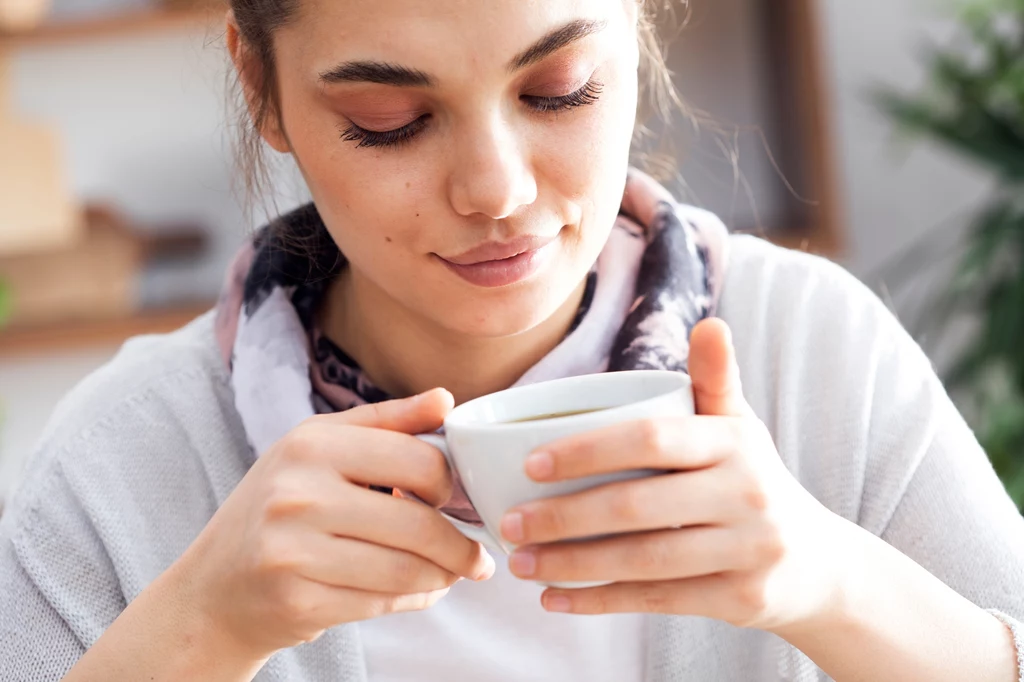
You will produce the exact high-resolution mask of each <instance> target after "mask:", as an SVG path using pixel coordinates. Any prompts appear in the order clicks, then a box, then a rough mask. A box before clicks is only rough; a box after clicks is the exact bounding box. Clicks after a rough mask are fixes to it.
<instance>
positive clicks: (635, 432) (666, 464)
mask: <svg viewBox="0 0 1024 682" xmlns="http://www.w3.org/2000/svg"><path fill="white" fill-rule="evenodd" d="M746 428H748V427H747V425H746V424H745V423H744V421H742V420H740V419H738V418H722V417H714V418H711V417H702V416H698V417H658V418H653V419H643V420H639V421H632V422H623V423H620V424H613V425H611V426H607V427H604V428H602V429H597V430H595V431H588V432H585V433H580V434H576V435H573V436H569V437H568V438H563V439H561V440H558V441H555V442H552V443H548V444H546V445H544V446H542V447H541V448H540V449H539V450H538V451H536V452H534V453H532V454H531V455H530V456H529V457H527V459H526V463H525V465H524V468H525V470H526V474H527V475H528V476H530V477H531V478H533V479H534V480H536V481H561V480H567V479H573V478H580V477H583V476H593V475H595V474H607V473H613V472H618V471H628V470H631V469H662V470H671V471H689V470H695V469H703V468H706V467H710V466H713V465H715V464H718V463H719V462H722V461H723V460H725V459H727V458H728V457H730V456H731V455H732V454H733V453H735V452H736V451H737V448H738V447H740V446H741V445H742V444H743V442H744V441H743V438H745V432H744V429H746Z"/></svg>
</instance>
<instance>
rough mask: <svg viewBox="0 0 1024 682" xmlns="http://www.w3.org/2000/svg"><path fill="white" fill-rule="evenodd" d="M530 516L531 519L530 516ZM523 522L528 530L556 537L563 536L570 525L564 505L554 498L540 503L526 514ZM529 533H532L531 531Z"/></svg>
mask: <svg viewBox="0 0 1024 682" xmlns="http://www.w3.org/2000/svg"><path fill="white" fill-rule="evenodd" d="M531 516H532V517H533V519H531V518H530V517H531ZM531 521H532V523H531ZM524 522H525V523H526V524H527V527H528V528H527V530H528V531H533V532H534V533H536V534H539V535H542V536H545V537H556V538H561V537H565V534H566V533H567V532H568V530H569V527H570V525H571V524H570V520H569V517H568V514H567V513H566V509H565V505H564V504H561V503H560V502H559V501H555V500H551V501H549V502H547V503H546V504H544V505H541V506H540V507H539V508H537V509H536V510H534V513H533V514H527V515H526V516H525V519H524ZM530 534H531V535H532V534H533V533H530Z"/></svg>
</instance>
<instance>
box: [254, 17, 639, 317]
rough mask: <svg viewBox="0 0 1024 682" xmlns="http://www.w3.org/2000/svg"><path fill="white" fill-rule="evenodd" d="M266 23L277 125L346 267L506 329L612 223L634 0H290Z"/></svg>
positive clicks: (390, 296)
mask: <svg viewBox="0 0 1024 682" xmlns="http://www.w3.org/2000/svg"><path fill="white" fill-rule="evenodd" d="M300 5H301V9H300V10H299V14H298V16H297V17H296V20H295V21H293V22H291V23H289V24H288V25H287V26H286V27H285V28H283V29H281V30H279V31H278V32H277V34H276V35H275V50H276V56H277V63H278V79H279V81H278V82H279V100H280V105H281V121H282V124H283V125H282V127H283V134H281V133H280V132H275V131H273V130H268V131H264V133H265V137H267V139H268V141H269V142H270V143H271V144H272V145H273V146H274V147H275V148H277V149H278V150H280V151H291V152H292V153H293V154H294V156H295V158H296V160H297V162H298V164H299V166H300V168H301V170H302V173H303V175H304V177H305V180H306V182H307V183H308V185H309V188H310V190H311V192H312V195H313V198H314V200H315V202H316V205H317V207H318V209H319V211H320V214H321V215H322V217H323V219H324V222H325V223H326V225H327V227H328V228H329V230H330V232H331V234H332V235H333V237H334V239H335V240H336V241H337V243H338V246H339V247H340V248H341V250H342V252H343V253H344V254H345V255H346V256H347V257H348V259H349V262H350V263H351V267H352V271H353V275H354V276H355V277H358V278H360V280H361V281H362V283H363V284H368V285H370V286H371V287H372V288H374V289H375V290H377V291H378V293H382V294H383V295H384V296H385V297H386V299H385V300H387V301H388V302H389V303H390V302H394V303H397V304H398V305H399V306H400V307H401V308H402V309H404V310H407V311H409V312H411V314H413V315H415V316H417V317H419V318H420V319H422V320H424V321H426V322H429V323H431V324H433V325H437V326H439V327H441V328H443V329H445V330H448V331H450V332H455V333H459V334H467V335H471V336H486V337H495V336H505V335H512V334H517V333H520V332H523V331H526V330H528V329H531V328H533V327H534V326H536V325H538V324H539V323H541V322H542V321H543V320H545V319H547V318H548V317H549V316H551V315H552V314H553V313H554V312H555V311H556V310H557V309H558V308H559V307H560V306H562V305H563V304H565V302H566V301H567V300H568V299H569V297H570V295H571V294H572V293H573V292H574V291H576V290H578V287H579V286H580V283H581V282H582V280H583V278H584V277H585V276H586V273H587V271H588V270H589V269H590V267H591V266H592V264H593V263H594V261H595V259H596V258H597V256H598V254H599V253H600V251H601V249H602V247H603V245H604V243H605V241H606V239H607V237H608V233H609V231H610V230H611V227H612V225H613V223H614V220H615V216H616V213H617V211H618V207H619V203H620V201H621V198H622V192H623V188H624V185H625V178H626V169H627V164H628V152H629V145H630V138H631V135H632V131H633V124H634V120H635V115H636V104H637V65H638V47H637V40H636V21H637V16H636V14H637V8H636V3H635V2H634V0H487V1H486V2H481V1H480V0H429V2H425V1H424V0H346V1H345V2H336V1H335V0H303V1H302V2H301V3H300Z"/></svg>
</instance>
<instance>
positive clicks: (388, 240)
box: [384, 235, 392, 244]
mask: <svg viewBox="0 0 1024 682" xmlns="http://www.w3.org/2000/svg"><path fill="white" fill-rule="evenodd" d="M384 239H385V241H387V243H388V244H390V243H391V241H392V240H391V237H388V236H386V235H385V237H384Z"/></svg>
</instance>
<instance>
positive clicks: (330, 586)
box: [174, 389, 494, 657]
mask: <svg viewBox="0 0 1024 682" xmlns="http://www.w3.org/2000/svg"><path fill="white" fill-rule="evenodd" d="M452 403H453V399H452V396H451V394H450V393H448V392H447V391H444V390H440V389H438V390H434V391H430V392H428V393H424V394H422V395H420V396H416V397H413V398H409V399H406V400H398V401H391V402H387V403H381V404H377V405H367V406H362V407H357V408H354V409H351V410H348V411H346V412H343V413H340V414H335V415H326V416H319V417H314V418H312V419H310V420H308V421H306V422H305V423H303V424H302V425H301V426H299V427H298V428H296V429H295V430H294V431H292V432H291V433H289V434H288V435H287V436H285V437H284V438H283V439H281V441H279V442H278V443H277V444H276V445H275V446H274V447H272V448H271V449H270V450H269V451H268V452H267V453H266V454H264V455H263V456H262V457H260V459H259V460H258V461H257V462H256V464H255V465H253V467H252V469H251V470H250V471H249V473H248V474H247V475H246V476H245V477H244V478H243V480H242V482H241V483H240V484H239V485H238V487H237V488H236V489H235V490H234V492H233V493H232V494H231V495H230V496H229V497H228V499H227V500H226V501H225V503H224V505H223V506H222V507H221V508H220V510H219V511H217V513H216V514H215V515H214V516H213V518H212V519H211V520H210V522H209V523H208V524H207V526H206V528H205V529H204V530H203V532H202V533H201V534H200V536H199V537H198V538H197V539H196V541H195V542H194V543H193V544H192V546H190V547H189V549H188V550H187V551H186V552H185V554H184V555H183V556H182V557H181V559H179V561H178V562H177V564H176V565H175V567H174V570H175V573H176V574H178V576H179V577H180V578H181V579H182V580H183V583H182V584H185V585H187V586H188V587H187V591H188V593H189V594H188V598H189V599H192V600H193V606H195V607H198V608H201V609H202V611H203V616H204V617H205V619H207V622H209V623H210V624H211V625H212V626H213V628H214V630H215V631H218V632H220V633H221V634H222V635H225V636H229V637H230V638H231V641H232V643H233V644H234V645H236V646H238V647H239V648H240V650H245V651H249V652H252V653H253V655H256V656H259V657H264V656H269V655H271V654H272V653H274V652H275V651H278V650H280V649H283V648H287V647H290V646H295V645H298V644H301V643H304V642H308V641H312V640H314V639H316V638H317V637H318V636H319V635H320V634H321V633H322V632H323V631H324V630H325V629H327V628H329V627H332V626H334V625H338V624H341V623H347V622H353V621H360V620H366V619H370V618H375V617H377V616H381V615H384V614H388V613H394V612H399V611H416V610H420V609H425V608H427V607H429V606H431V605H433V604H434V603H435V602H437V601H438V600H439V599H440V598H441V597H443V596H444V595H445V594H446V593H447V591H448V589H449V588H450V587H451V586H452V585H453V584H454V583H455V582H456V581H457V580H459V579H460V578H469V579H473V580H484V579H487V578H489V577H490V576H491V575H492V574H493V572H494V562H493V560H492V559H491V558H490V556H489V555H488V554H487V552H486V551H485V550H484V549H483V547H481V546H480V545H479V544H478V543H476V542H473V541H471V540H468V539H467V538H465V537H464V536H462V535H461V534H460V533H459V532H458V531H457V530H456V529H455V528H454V527H453V526H452V525H451V524H450V523H448V522H447V521H446V520H445V519H444V517H443V516H441V514H440V513H439V512H438V511H437V510H436V509H433V508H431V507H429V506H427V505H425V504H421V503H419V502H416V501H412V500H409V499H402V498H399V497H393V496H389V495H386V494H383V493H380V492H376V491H373V490H370V489H368V486H370V485H376V486H384V487H393V488H399V489H401V490H407V491H409V492H411V493H414V494H415V495H417V496H418V497H419V498H421V499H422V500H425V501H427V502H429V503H431V504H433V505H435V506H440V505H441V504H443V503H444V502H446V501H447V500H448V498H449V497H450V494H451V489H452V480H451V475H450V472H449V470H448V466H447V464H446V462H445V459H444V457H443V455H442V454H441V453H440V452H439V451H438V450H437V449H435V448H433V447H431V446H430V445H428V444H426V443H424V442H423V441H421V440H419V439H417V438H415V437H414V436H413V435H410V434H416V433H423V432H430V431H434V430H436V429H437V428H438V427H439V426H440V425H441V423H442V422H443V420H444V417H445V416H446V415H447V413H448V412H449V411H450V410H451V409H452Z"/></svg>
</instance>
